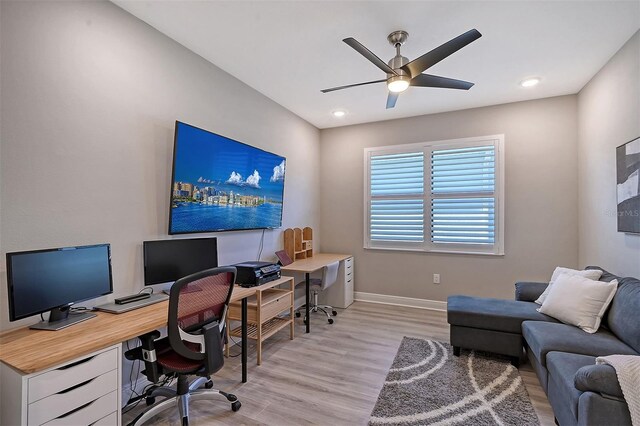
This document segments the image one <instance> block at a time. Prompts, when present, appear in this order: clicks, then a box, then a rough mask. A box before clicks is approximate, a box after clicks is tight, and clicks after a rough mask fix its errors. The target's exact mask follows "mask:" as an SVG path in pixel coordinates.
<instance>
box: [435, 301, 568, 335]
mask: <svg viewBox="0 0 640 426" xmlns="http://www.w3.org/2000/svg"><path fill="white" fill-rule="evenodd" d="M536 308H538V305H536V304H535V303H533V302H520V301H516V300H502V299H490V298H484V297H472V296H449V298H448V299H447V320H448V322H449V324H452V325H459V326H464V327H473V328H481V329H484V330H495V331H503V332H508V333H517V334H520V333H522V321H524V320H533V321H553V322H557V321H556V320H555V319H553V318H551V317H549V316H547V315H544V314H541V313H539V312H538V311H536Z"/></svg>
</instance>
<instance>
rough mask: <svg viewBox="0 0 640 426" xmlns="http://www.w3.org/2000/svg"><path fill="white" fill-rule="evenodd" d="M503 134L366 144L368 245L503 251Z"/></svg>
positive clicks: (435, 250)
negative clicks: (390, 143)
mask: <svg viewBox="0 0 640 426" xmlns="http://www.w3.org/2000/svg"><path fill="white" fill-rule="evenodd" d="M503 145H504V136H503V135H496V136H485V137H478V138H468V139H457V140H448V141H438V142H426V143H420V144H411V145H396V146H391V147H381V148H367V149H365V186H366V188H365V244H364V246H365V248H380V249H400V250H418V251H432V252H451V253H478V254H504V250H503V241H504V214H503V211H504V196H503V194H504V184H503V175H504V172H503V170H504V149H503Z"/></svg>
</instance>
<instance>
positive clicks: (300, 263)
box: [280, 253, 351, 272]
mask: <svg viewBox="0 0 640 426" xmlns="http://www.w3.org/2000/svg"><path fill="white" fill-rule="evenodd" d="M350 257H351V255H350V254H335V253H316V254H314V255H313V256H312V257H308V258H306V259H299V260H296V261H295V262H293V263H290V264H289V265H287V266H283V267H281V268H280V269H281V270H282V271H289V272H313V271H317V270H318V269H321V268H324V267H325V266H327V265H328V264H330V263H333V262H339V261H341V260H345V259H348V258H350Z"/></svg>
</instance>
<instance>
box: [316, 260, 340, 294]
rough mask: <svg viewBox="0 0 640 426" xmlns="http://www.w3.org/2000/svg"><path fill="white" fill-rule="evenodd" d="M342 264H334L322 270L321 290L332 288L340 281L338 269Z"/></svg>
mask: <svg viewBox="0 0 640 426" xmlns="http://www.w3.org/2000/svg"><path fill="white" fill-rule="evenodd" d="M339 266H340V262H333V263H330V264H328V265H327V266H325V267H324V268H322V285H321V286H320V289H321V290H324V289H326V288H327V287H331V286H332V285H333V284H334V283H335V282H336V281H337V280H338V267H339Z"/></svg>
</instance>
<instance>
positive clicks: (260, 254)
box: [258, 229, 266, 261]
mask: <svg viewBox="0 0 640 426" xmlns="http://www.w3.org/2000/svg"><path fill="white" fill-rule="evenodd" d="M264 231H266V229H263V230H262V238H260V249H259V250H258V261H260V257H262V249H263V248H264Z"/></svg>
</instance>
